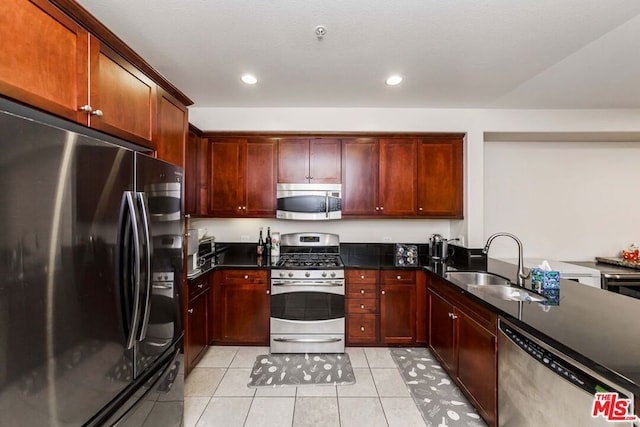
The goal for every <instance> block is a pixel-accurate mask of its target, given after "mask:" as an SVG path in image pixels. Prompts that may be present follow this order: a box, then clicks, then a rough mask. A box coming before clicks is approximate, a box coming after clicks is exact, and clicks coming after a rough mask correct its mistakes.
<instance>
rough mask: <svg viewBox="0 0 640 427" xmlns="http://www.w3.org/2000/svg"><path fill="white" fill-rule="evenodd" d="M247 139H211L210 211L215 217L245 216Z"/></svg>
mask: <svg viewBox="0 0 640 427" xmlns="http://www.w3.org/2000/svg"><path fill="white" fill-rule="evenodd" d="M246 142H247V141H246V139H238V138H211V139H209V143H210V144H211V145H210V147H209V150H210V153H211V160H210V162H209V164H210V165H211V181H210V182H211V188H210V191H209V195H210V200H209V213H210V214H211V215H213V216H219V217H230V216H238V215H242V212H243V209H242V208H243V206H244V194H243V193H244V161H243V159H244V152H245V150H246V145H247V144H246Z"/></svg>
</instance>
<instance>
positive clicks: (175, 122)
mask: <svg viewBox="0 0 640 427" xmlns="http://www.w3.org/2000/svg"><path fill="white" fill-rule="evenodd" d="M187 127H188V123H187V107H185V106H184V104H182V103H181V102H179V101H178V100H176V99H175V98H174V97H173V96H172V95H171V94H169V93H168V92H167V91H165V90H164V89H158V125H157V126H156V135H155V137H154V140H155V141H156V145H157V150H156V151H157V155H158V158H159V159H162V160H165V161H167V162H170V163H173V164H174V165H177V166H180V167H181V168H185V167H186V159H185V156H186V135H187Z"/></svg>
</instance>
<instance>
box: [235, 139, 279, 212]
mask: <svg viewBox="0 0 640 427" xmlns="http://www.w3.org/2000/svg"><path fill="white" fill-rule="evenodd" d="M276 156H277V140H276V139H275V138H250V139H249V140H248V141H247V148H246V154H245V159H246V160H245V173H246V176H245V197H244V205H243V206H246V209H244V210H243V214H244V215H247V216H252V217H275V214H276V169H277V163H276V161H277V158H276Z"/></svg>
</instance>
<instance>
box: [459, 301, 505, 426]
mask: <svg viewBox="0 0 640 427" xmlns="http://www.w3.org/2000/svg"><path fill="white" fill-rule="evenodd" d="M456 315H457V316H458V317H457V319H456V320H455V321H456V322H457V329H458V331H457V332H458V336H457V347H458V365H457V377H458V379H459V380H460V382H461V383H462V386H463V387H464V388H465V389H466V390H467V392H468V393H469V394H470V395H471V396H472V397H473V400H475V402H474V404H475V405H474V406H475V407H476V408H477V409H478V410H479V411H480V413H481V415H482V417H483V418H484V419H485V420H487V422H488V423H489V425H495V420H496V413H497V409H496V408H497V406H496V405H497V382H496V378H497V363H498V362H497V344H496V336H495V334H493V333H491V332H490V331H488V330H486V329H485V328H483V327H482V326H481V325H480V324H478V323H477V322H475V321H474V320H473V319H472V318H471V317H470V316H467V315H466V314H465V313H464V312H463V311H460V310H456Z"/></svg>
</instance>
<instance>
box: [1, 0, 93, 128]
mask: <svg viewBox="0 0 640 427" xmlns="http://www.w3.org/2000/svg"><path fill="white" fill-rule="evenodd" d="M0 17H1V18H0V51H1V52H2V60H1V61H0V93H2V94H3V95H6V96H8V97H11V98H14V99H17V100H19V101H22V102H24V103H26V104H30V105H33V106H35V107H38V108H41V109H43V110H46V111H49V112H51V113H53V114H56V115H59V116H62V117H65V118H67V119H70V120H74V121H77V122H79V123H82V124H85V125H86V124H87V123H88V115H87V114H86V113H84V112H82V111H80V110H79V107H80V106H82V105H84V104H86V103H87V102H88V100H89V92H88V90H89V74H88V69H89V68H88V63H89V55H88V43H89V33H88V32H87V31H86V30H85V29H84V28H83V27H82V26H81V25H80V24H78V23H76V22H75V21H74V20H73V19H71V18H69V17H68V16H66V15H65V14H64V13H62V12H60V11H59V10H58V9H57V8H56V7H55V6H53V5H52V4H50V3H49V2H48V1H45V0H33V1H27V0H9V1H7V0H5V1H2V2H0Z"/></svg>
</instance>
